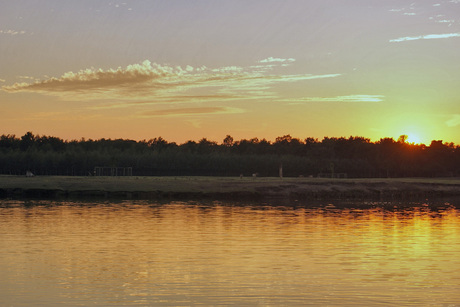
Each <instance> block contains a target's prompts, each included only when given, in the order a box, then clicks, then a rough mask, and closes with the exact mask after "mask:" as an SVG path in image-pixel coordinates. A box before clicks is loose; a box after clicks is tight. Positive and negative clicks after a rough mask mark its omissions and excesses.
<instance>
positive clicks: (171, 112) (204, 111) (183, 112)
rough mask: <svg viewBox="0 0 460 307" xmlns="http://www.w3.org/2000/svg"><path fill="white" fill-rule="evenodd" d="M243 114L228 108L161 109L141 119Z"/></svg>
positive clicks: (241, 111)
mask: <svg viewBox="0 0 460 307" xmlns="http://www.w3.org/2000/svg"><path fill="white" fill-rule="evenodd" d="M235 113H244V110H242V109H238V108H230V107H196V108H176V109H162V110H156V111H148V112H143V113H142V114H141V117H164V116H196V115H208V114H235Z"/></svg>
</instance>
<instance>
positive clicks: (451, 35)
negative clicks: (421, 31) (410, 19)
mask: <svg viewBox="0 0 460 307" xmlns="http://www.w3.org/2000/svg"><path fill="white" fill-rule="evenodd" d="M452 37H460V33H447V34H428V35H420V36H406V37H400V38H396V39H390V43H399V42H405V41H414V40H419V39H440V38H452Z"/></svg>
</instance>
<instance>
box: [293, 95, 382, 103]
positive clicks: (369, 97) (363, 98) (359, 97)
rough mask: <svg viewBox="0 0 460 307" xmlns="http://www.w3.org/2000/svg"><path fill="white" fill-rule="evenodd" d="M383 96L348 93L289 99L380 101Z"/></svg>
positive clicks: (298, 101) (307, 100)
mask: <svg viewBox="0 0 460 307" xmlns="http://www.w3.org/2000/svg"><path fill="white" fill-rule="evenodd" d="M384 98H385V96H383V95H349V96H336V97H305V98H299V99H294V100H290V101H292V102H297V103H300V102H382V101H384Z"/></svg>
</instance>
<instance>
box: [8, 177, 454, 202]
mask: <svg viewBox="0 0 460 307" xmlns="http://www.w3.org/2000/svg"><path fill="white" fill-rule="evenodd" d="M459 196H460V178H390V179H387V178H366V179H330V178H283V179H281V178H276V177H257V178H252V177H243V178H239V177H237V178H236V177H185V176H184V177H136V176H132V177H76V176H75V177H72V176H36V177H25V176H10V175H0V199H24V198H25V199H31V198H32V199H126V200H131V199H132V200H161V199H178V200H184V199H188V200H200V199H206V200H211V199H212V200H255V201H264V200H290V201H301V200H366V199H369V200H371V199H372V200H414V199H419V200H426V199H439V198H444V197H459Z"/></svg>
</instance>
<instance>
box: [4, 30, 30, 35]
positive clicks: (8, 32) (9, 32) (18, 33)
mask: <svg viewBox="0 0 460 307" xmlns="http://www.w3.org/2000/svg"><path fill="white" fill-rule="evenodd" d="M0 34H6V35H12V36H14V35H23V34H26V31H16V30H0Z"/></svg>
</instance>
